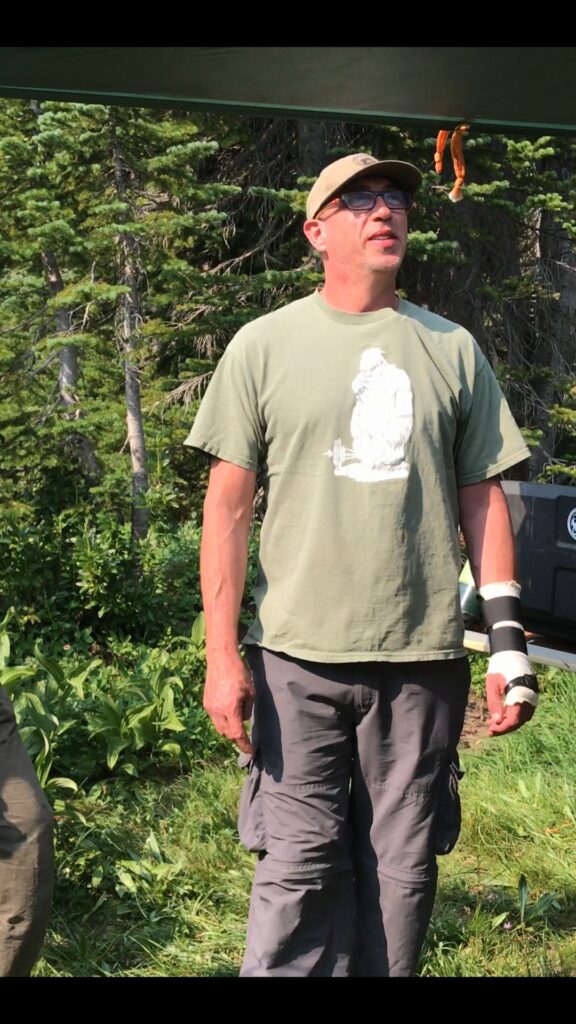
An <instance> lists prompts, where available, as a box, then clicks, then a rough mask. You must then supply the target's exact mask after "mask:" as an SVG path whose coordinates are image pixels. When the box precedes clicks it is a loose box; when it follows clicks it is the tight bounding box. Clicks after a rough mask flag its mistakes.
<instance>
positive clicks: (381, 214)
mask: <svg viewBox="0 0 576 1024" xmlns="http://www.w3.org/2000/svg"><path fill="white" fill-rule="evenodd" d="M387 188H392V189H393V188H397V186H396V185H395V183H394V182H392V181H391V180H390V179H389V178H380V177H370V176H366V177H364V178H359V179H357V180H356V181H354V182H353V184H351V185H346V186H345V187H344V188H343V190H342V191H343V192H345V193H350V192H360V191H363V192H378V191H382V190H384V189H387ZM304 232H305V234H306V237H307V238H308V240H309V241H310V242H311V244H312V245H313V246H314V248H315V249H317V250H318V252H320V253H321V254H322V256H323V258H324V261H325V269H326V270H328V268H329V266H332V267H333V268H334V269H336V268H338V269H339V270H340V271H344V270H346V269H348V270H349V271H350V272H354V273H355V274H357V273H358V272H360V273H367V274H369V275H372V274H373V273H379V272H382V271H387V272H390V271H393V272H394V273H397V271H398V270H399V268H400V265H401V263H402V260H403V258H404V253H405V251H406V240H407V235H408V218H407V211H406V210H390V209H389V208H388V206H387V205H386V203H385V202H384V199H383V197H382V196H379V197H378V198H377V200H376V204H375V206H374V207H373V209H372V210H349V209H347V208H346V207H345V206H344V205H343V204H342V203H339V202H332V203H330V204H329V205H328V206H326V207H324V209H322V210H320V212H319V213H318V215H317V217H316V218H314V219H312V220H309V221H307V222H306V224H305V225H304Z"/></svg>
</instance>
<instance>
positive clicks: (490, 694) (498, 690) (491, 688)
mask: <svg viewBox="0 0 576 1024" xmlns="http://www.w3.org/2000/svg"><path fill="white" fill-rule="evenodd" d="M505 685H506V680H505V679H504V676H502V675H499V674H496V673H490V675H487V676H486V703H487V705H488V712H489V715H490V721H491V722H494V723H499V722H501V721H502V719H503V718H504V705H503V704H502V692H503V690H504V687H505Z"/></svg>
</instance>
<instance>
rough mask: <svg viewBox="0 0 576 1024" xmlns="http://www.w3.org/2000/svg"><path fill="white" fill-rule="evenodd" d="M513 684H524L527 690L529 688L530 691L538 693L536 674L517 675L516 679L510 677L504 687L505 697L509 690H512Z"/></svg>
mask: <svg viewBox="0 0 576 1024" xmlns="http://www.w3.org/2000/svg"><path fill="white" fill-rule="evenodd" d="M515 686H524V687H526V689H527V690H531V691H532V693H540V687H539V686H538V680H537V679H536V676H518V677H517V678H516V679H512V680H511V681H510V682H509V683H507V684H506V686H505V687H504V696H505V697H507V696H508V694H509V693H510V690H513V689H514V687H515Z"/></svg>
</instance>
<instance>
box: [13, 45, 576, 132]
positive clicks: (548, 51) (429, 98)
mask: <svg viewBox="0 0 576 1024" xmlns="http://www.w3.org/2000/svg"><path fill="white" fill-rule="evenodd" d="M575 72H576V47H547V46H543V47H537V46H528V47H519V46H512V47H511V46H503V47H488V46H486V47H472V46H463V47H450V46H441V47H426V46H416V47H411V46H393V47H392V46H352V47H347V46H342V47H340V46H335V47H317V46H316V47H309V46H262V47H251V46H230V47H210V46H200V47H194V46H174V47H165V46H158V47H153V46H136V47H118V46H96V47H89V46H80V47H74V46H68V47H57V46H47V47H42V46H31V47H15V46H12V47H0V95H2V96H7V97H8V96H12V97H20V98H25V97H30V98H35V99H50V98H51V99H59V100H69V101H72V102H93V103H112V104H133V105H139V106H143V105H162V106H166V107H189V108H195V109H206V110H212V111H215V110H221V111H222V112H224V111H230V112H236V113H250V114H259V115H261V116H275V117H299V118H302V117H315V118H319V119H327V118H337V119H338V120H346V121H370V122H383V123H386V124H403V123H405V124H420V125H426V124H429V125H430V126H431V128H432V129H433V130H434V131H436V130H437V129H439V128H447V129H449V128H454V127H456V125H458V124H461V123H467V124H470V125H472V126H475V127H476V128H479V129H488V130H491V131H509V130H515V131H521V132H522V133H524V134H526V135H528V134H534V133H544V132H549V133H553V134H554V133H558V132H576V88H575V85H576V80H575V79H576V74H575Z"/></svg>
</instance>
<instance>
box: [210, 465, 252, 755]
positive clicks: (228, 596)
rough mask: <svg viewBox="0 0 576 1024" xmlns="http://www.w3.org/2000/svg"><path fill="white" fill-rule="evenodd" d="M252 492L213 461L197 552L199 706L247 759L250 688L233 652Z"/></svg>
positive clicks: (245, 475) (234, 470)
mask: <svg viewBox="0 0 576 1024" xmlns="http://www.w3.org/2000/svg"><path fill="white" fill-rule="evenodd" d="M255 491H256V474H255V473H254V472H252V471H251V470H248V469H242V468H241V467H240V466H235V465H233V464H232V463H231V462H223V461H221V460H219V459H215V460H214V461H213V463H212V467H211V470H210V479H209V483H208V490H207V492H206V499H205V502H204V525H203V530H202V547H201V551H200V580H201V585H202V601H203V604H204V615H205V618H206V657H207V671H206V685H205V688H204V707H205V709H206V711H207V712H208V714H209V715H210V718H211V719H212V721H213V723H214V726H215V728H216V730H217V731H218V732H219V733H221V734H222V736H226V737H227V739H229V740H233V742H234V743H236V744H237V745H238V747H239V748H240V750H242V751H243V752H244V753H246V754H252V746H251V744H250V742H249V740H248V737H247V735H246V731H245V728H244V722H245V721H246V720H247V719H248V718H249V717H250V713H251V711H252V705H253V703H254V687H253V684H252V680H251V678H250V673H249V671H248V669H247V667H246V665H245V664H244V662H243V660H242V658H241V657H240V652H239V650H238V621H239V616H240V604H241V601H242V594H243V593H244V584H245V582H246V566H247V561H248V534H249V531H250V521H251V517H252V503H253V500H254V494H255Z"/></svg>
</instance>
